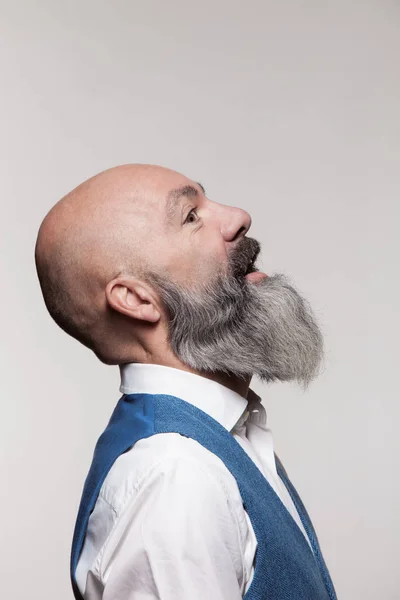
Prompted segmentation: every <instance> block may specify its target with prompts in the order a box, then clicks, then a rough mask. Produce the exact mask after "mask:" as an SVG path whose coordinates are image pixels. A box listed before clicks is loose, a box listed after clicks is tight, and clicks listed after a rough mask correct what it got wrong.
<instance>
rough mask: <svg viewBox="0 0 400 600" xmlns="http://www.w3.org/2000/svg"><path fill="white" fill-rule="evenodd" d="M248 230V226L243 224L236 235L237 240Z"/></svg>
mask: <svg viewBox="0 0 400 600" xmlns="http://www.w3.org/2000/svg"><path fill="white" fill-rule="evenodd" d="M246 231H247V227H243V226H242V227H241V228H240V229H239V231H238V232H237V234H236V235H235V240H236V239H237V238H238V237H240V236H241V235H242V234H243V235H245V234H246Z"/></svg>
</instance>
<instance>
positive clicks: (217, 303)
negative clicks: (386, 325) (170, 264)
mask: <svg viewBox="0 0 400 600" xmlns="http://www.w3.org/2000/svg"><path fill="white" fill-rule="evenodd" d="M148 276H149V280H150V281H151V283H152V284H153V285H154V286H155V287H156V289H157V290H158V292H159V294H160V298H161V301H162V302H163V304H164V307H165V308H166V310H167V313H168V315H169V321H168V340H169V344H170V346H171V349H172V350H173V352H174V353H175V355H176V356H177V357H178V358H179V359H180V360H181V361H182V362H183V363H184V364H186V365H189V366H190V367H192V368H193V369H195V370H196V371H199V372H200V373H201V372H206V373H209V372H211V373H215V372H225V373H227V374H230V375H232V374H233V375H236V376H238V377H241V378H243V379H244V378H246V377H248V376H253V375H256V376H258V377H259V378H260V379H261V381H263V382H272V381H295V382H297V383H298V384H299V385H300V386H301V387H302V388H303V390H305V389H306V388H307V387H308V386H309V384H310V382H311V381H312V380H313V379H314V378H315V377H316V376H317V375H318V373H319V367H320V364H321V361H322V358H323V336H322V334H321V331H320V329H319V327H318V325H317V323H316V321H315V318H314V316H313V313H312V310H311V307H310V306H309V304H308V302H307V301H306V300H305V299H304V298H302V297H301V296H300V294H299V293H298V292H297V291H296V290H295V289H294V288H293V286H292V285H290V283H289V280H288V278H287V277H286V276H285V275H282V274H276V275H273V276H270V277H267V278H266V279H264V280H262V281H259V282H257V283H251V282H249V281H248V280H246V279H245V278H244V276H243V275H240V276H239V275H234V274H233V272H232V271H230V272H229V274H226V273H225V274H222V273H218V274H217V276H216V277H215V278H213V280H212V281H209V282H207V283H206V284H203V285H202V286H201V287H200V288H199V289H197V290H193V289H188V288H187V287H183V286H181V285H177V284H176V283H174V282H172V281H171V280H170V279H168V278H166V277H165V276H162V275H160V274H156V273H151V274H148Z"/></svg>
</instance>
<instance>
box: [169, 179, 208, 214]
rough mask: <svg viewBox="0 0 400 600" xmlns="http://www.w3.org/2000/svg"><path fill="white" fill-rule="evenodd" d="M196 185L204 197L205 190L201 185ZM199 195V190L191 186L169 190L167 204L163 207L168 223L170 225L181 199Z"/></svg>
mask: <svg viewBox="0 0 400 600" xmlns="http://www.w3.org/2000/svg"><path fill="white" fill-rule="evenodd" d="M196 183H197V185H198V186H199V187H200V188H201V190H202V192H203V194H204V195H205V193H206V190H205V189H204V187H203V186H202V185H201V183H198V182H196ZM199 195H200V194H199V190H198V189H197V188H195V187H194V186H193V185H184V186H182V187H180V188H175V189H173V190H171V191H170V192H169V193H168V196H167V202H166V205H165V208H166V217H167V221H168V223H171V222H172V221H173V220H174V219H175V217H176V213H177V212H178V209H179V206H180V203H181V200H182V198H196V197H197V196H199Z"/></svg>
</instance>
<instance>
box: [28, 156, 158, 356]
mask: <svg viewBox="0 0 400 600" xmlns="http://www.w3.org/2000/svg"><path fill="white" fill-rule="evenodd" d="M168 172H169V170H167V169H164V168H162V167H153V166H151V165H124V166H121V167H116V168H113V169H109V170H107V171H103V172H102V173H100V174H98V175H96V176H94V177H92V178H90V179H88V180H87V181H85V182H84V183H82V184H81V185H79V186H78V187H77V188H75V189H74V190H72V192H70V193H69V194H67V195H66V196H64V197H63V198H62V199H61V200H60V201H59V202H58V203H57V204H56V205H55V206H54V207H53V208H52V209H51V210H50V211H49V213H48V214H47V215H46V217H45V218H44V220H43V222H42V224H41V226H40V229H39V233H38V237H37V241H36V247H35V262H36V268H37V273H38V277H39V282H40V286H41V289H42V293H43V298H44V301H45V304H46V307H47V309H48V311H49V313H50V315H51V316H52V318H53V319H54V320H55V322H56V323H57V324H58V325H59V326H60V327H61V328H62V329H63V330H64V331H66V333H68V334H69V335H71V336H72V337H74V338H76V339H77V340H79V341H80V342H81V343H83V344H84V345H85V346H87V347H89V348H90V349H92V350H93V351H94V352H95V353H96V354H97V355H98V356H99V358H100V359H101V360H103V362H107V359H106V358H105V357H104V356H102V350H101V346H102V340H103V339H104V337H105V335H106V333H107V332H106V317H107V311H108V310H109V307H108V306H107V303H106V298H105V293H104V290H105V286H106V285H107V283H108V282H109V281H111V280H112V279H113V278H114V277H117V276H118V275H121V274H126V275H133V276H135V277H137V278H138V279H145V278H146V273H148V272H149V270H150V268H151V266H150V265H149V264H148V261H147V257H146V246H147V244H148V243H149V239H148V238H149V234H151V231H150V227H149V225H150V223H151V216H152V214H154V210H160V202H159V198H157V189H158V187H159V186H158V183H159V182H160V181H161V180H162V179H163V178H165V176H166V174H167V173H168ZM157 201H158V204H157Z"/></svg>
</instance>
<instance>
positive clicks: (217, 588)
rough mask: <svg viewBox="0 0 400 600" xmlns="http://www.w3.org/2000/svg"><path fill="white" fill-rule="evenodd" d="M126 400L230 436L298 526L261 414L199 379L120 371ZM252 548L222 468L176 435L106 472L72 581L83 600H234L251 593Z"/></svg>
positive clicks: (155, 439)
mask: <svg viewBox="0 0 400 600" xmlns="http://www.w3.org/2000/svg"><path fill="white" fill-rule="evenodd" d="M120 369H121V387H120V391H121V392H122V393H124V394H132V393H151V394H169V395H173V396H177V397H178V398H181V399H182V400H185V401H186V402H190V403H191V404H193V405H194V406H196V407H197V408H199V409H201V410H202V411H204V412H205V413H207V414H208V415H210V416H211V417H213V418H214V419H215V420H216V421H218V422H219V423H220V424H221V425H222V426H223V427H225V428H226V429H227V430H228V431H230V432H231V434H232V435H233V437H234V438H235V439H236V440H237V442H238V443H239V444H240V445H241V446H242V448H243V450H244V451H245V452H246V453H247V454H248V455H249V457H250V458H251V459H252V460H253V461H254V463H255V464H256V465H257V467H258V468H259V470H260V471H261V472H262V473H263V474H264V476H265V477H266V479H267V480H268V482H269V483H270V485H271V486H272V488H273V489H274V490H275V492H276V494H277V495H278V496H279V498H280V499H281V501H282V502H283V504H284V505H285V506H286V508H287V510H288V511H289V513H290V514H291V515H292V517H293V519H294V520H295V522H296V523H297V525H298V526H299V527H300V529H301V531H302V532H303V534H304V536H305V537H306V540H307V542H308V543H310V542H309V539H308V537H307V535H306V532H305V531H304V528H303V525H302V523H301V521H300V517H299V515H298V513H297V510H296V508H295V506H294V504H293V501H292V499H291V497H290V495H289V493H288V491H287V489H286V487H285V485H284V484H283V482H282V481H281V479H280V477H279V476H278V474H277V471H276V465H275V457H274V450H273V440H272V434H271V430H270V429H269V428H268V427H267V425H266V412H265V408H264V407H263V406H262V404H261V402H260V397H259V396H258V395H257V394H255V392H253V391H252V390H251V389H249V393H248V396H247V399H246V398H244V397H243V396H241V395H240V394H237V393H236V392H233V391H232V390H230V389H228V388H227V387H225V386H224V385H221V384H219V383H217V382H215V381H211V380H210V379H206V378H205V377H201V376H200V375H195V374H193V373H188V372H187V371H182V370H179V369H174V368H171V367H164V366H161V365H147V364H133V363H132V364H127V365H121V367H120ZM256 548H257V541H256V538H255V534H254V531H253V528H252V525H251V522H250V519H249V517H248V515H247V513H246V512H245V510H244V508H243V503H242V499H241V496H240V493H239V489H238V486H237V483H236V480H235V478H234V477H233V475H232V474H231V473H230V472H229V471H228V469H227V468H226V466H225V465H224V463H223V462H222V460H221V459H220V458H219V457H217V456H216V455H215V454H213V453H211V452H210V451H209V450H207V449H206V448H204V447H203V446H202V445H201V444H199V443H198V442H196V441H195V440H193V439H191V438H187V437H184V436H181V435H180V434H177V433H161V434H155V435H153V436H151V437H149V438H146V439H142V440H139V441H138V442H137V443H136V444H135V445H134V446H133V447H132V448H131V449H130V450H129V451H128V452H126V453H124V454H122V455H121V456H120V457H119V458H118V459H117V460H116V462H115V463H114V465H113V466H112V468H111V470H110V472H109V473H108V475H107V477H106V479H105V481H104V483H103V485H102V488H101V491H100V494H99V496H98V499H97V502H96V505H95V508H94V510H93V512H92V514H91V516H90V519H89V524H88V529H87V534H86V538H85V542H84V546H83V550H82V553H81V556H80V559H79V563H78V567H77V571H76V579H77V583H78V587H79V589H80V591H81V593H82V595H83V597H84V598H85V600H156V599H157V600H200V599H201V600H205V599H206V600H239V599H240V598H242V597H243V596H244V594H245V593H246V591H247V589H248V588H249V586H250V583H251V580H252V577H253V572H254V566H253V563H254V558H255V553H256Z"/></svg>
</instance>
